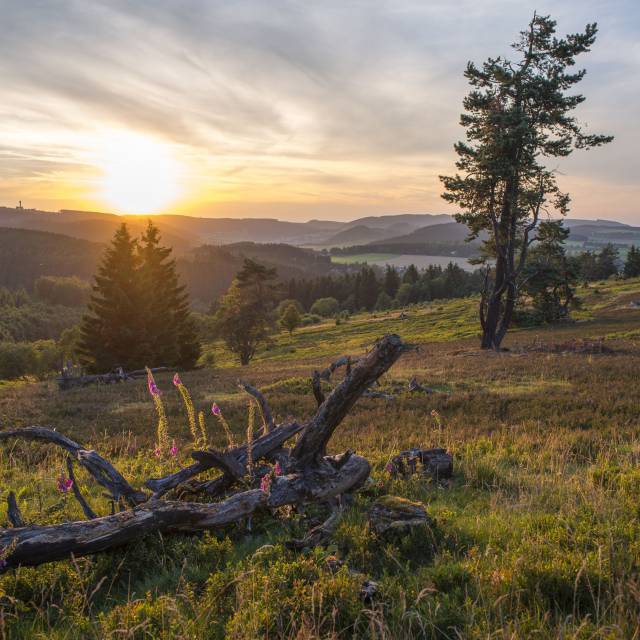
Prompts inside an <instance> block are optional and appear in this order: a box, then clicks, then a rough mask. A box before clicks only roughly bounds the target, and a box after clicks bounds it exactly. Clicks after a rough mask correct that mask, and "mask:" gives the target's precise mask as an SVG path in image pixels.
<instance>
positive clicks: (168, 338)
mask: <svg viewBox="0 0 640 640" xmlns="http://www.w3.org/2000/svg"><path fill="white" fill-rule="evenodd" d="M138 253H139V257H140V281H141V285H142V288H143V306H144V308H145V312H146V313H145V329H146V336H145V339H144V345H145V348H146V349H147V352H146V354H147V355H146V362H147V363H154V364H156V363H157V364H160V363H162V364H168V365H175V366H179V367H182V368H184V369H190V368H192V367H193V366H194V365H195V363H196V361H197V360H198V357H199V356H200V343H199V341H198V336H197V333H196V328H195V324H194V322H193V320H192V318H191V312H190V310H189V295H188V293H187V292H186V288H185V287H184V286H183V285H181V284H180V283H179V280H178V274H177V273H176V262H175V260H174V259H173V258H171V249H170V248H168V247H163V246H161V245H160V233H159V231H158V228H157V227H156V226H155V225H154V224H153V223H152V222H151V220H149V223H148V225H147V229H146V230H145V232H144V233H143V234H142V238H141V239H140V243H139V245H138Z"/></svg>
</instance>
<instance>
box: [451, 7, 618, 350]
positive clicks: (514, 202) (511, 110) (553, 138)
mask: <svg viewBox="0 0 640 640" xmlns="http://www.w3.org/2000/svg"><path fill="white" fill-rule="evenodd" d="M555 28H556V23H555V22H554V21H553V20H551V18H550V17H549V16H538V15H535V14H534V16H533V19H532V20H531V22H530V23H529V27H528V29H527V30H526V31H524V32H522V33H521V37H520V39H519V41H518V42H516V43H515V44H514V45H513V48H514V49H515V51H516V52H517V54H518V56H519V60H517V61H516V62H511V61H510V60H507V59H505V58H502V57H498V58H489V59H488V60H487V61H486V62H485V63H484V64H483V65H482V67H480V68H478V67H476V66H475V65H474V64H473V63H471V62H470V63H469V64H468V65H467V69H466V71H465V76H466V78H467V79H468V81H469V84H471V86H472V90H471V92H470V93H469V94H468V95H467V97H466V98H465V100H464V108H465V113H463V114H462V116H461V118H460V122H461V124H462V126H464V127H465V128H466V130H467V133H466V136H467V142H458V143H457V144H456V145H455V151H456V153H457V154H458V156H459V158H458V161H457V163H456V167H457V168H458V170H459V171H460V174H457V175H455V176H441V180H442V182H443V184H444V187H445V192H444V194H443V197H444V198H445V200H447V201H449V202H451V203H454V204H456V205H458V206H459V207H460V208H461V210H462V213H460V214H458V215H456V220H457V221H458V222H462V223H464V224H466V225H467V226H468V227H469V229H470V230H471V234H470V239H472V238H477V237H478V236H479V235H480V234H482V233H485V232H486V234H487V235H488V239H487V240H486V241H485V242H484V250H485V256H486V258H488V259H491V260H492V261H493V265H492V267H491V277H490V278H487V281H486V282H487V286H486V287H485V291H484V292H483V296H482V301H481V305H480V324H481V326H482V342H481V346H482V347H483V348H487V349H489V348H492V349H498V348H499V347H500V344H501V342H502V340H503V338H504V336H505V334H506V332H507V330H508V328H509V325H510V323H511V319H512V317H513V312H514V307H515V304H516V300H517V298H518V289H519V286H520V279H521V272H522V269H523V268H524V265H525V261H526V256H527V251H528V248H529V246H530V244H531V243H532V242H533V238H534V233H533V232H534V230H535V228H536V227H537V226H538V222H539V220H540V219H541V216H542V215H544V214H545V213H551V212H552V211H553V210H555V211H556V212H557V213H560V214H565V213H566V212H567V211H568V205H569V197H568V196H567V195H566V194H564V193H561V192H560V190H559V188H558V185H557V182H556V177H555V173H554V171H553V170H551V169H549V168H547V167H546V166H545V165H544V164H543V162H544V159H545V158H553V157H564V156H568V155H569V154H570V153H572V151H573V150H574V149H576V148H577V149H588V148H590V147H596V146H599V145H601V144H604V143H607V142H609V141H611V140H612V138H611V137H610V136H602V135H587V134H585V133H583V131H582V129H581V127H580V125H579V123H578V121H577V120H576V118H575V117H573V116H572V115H571V112H572V111H573V110H574V109H575V108H576V107H577V106H578V105H579V104H581V103H582V102H583V101H584V96H582V95H579V94H575V93H570V91H571V89H572V88H573V87H574V85H576V84H577V83H578V82H580V81H581V80H582V78H583V77H584V75H585V71H584V70H580V71H572V70H571V67H572V66H573V65H574V64H575V58H576V56H578V55H580V54H582V53H584V52H587V51H589V50H590V48H591V46H592V45H593V43H594V42H595V39H596V33H597V26H596V25H595V24H588V25H587V26H586V27H585V30H584V33H575V34H570V35H568V36H566V37H565V38H557V37H556V36H555Z"/></svg>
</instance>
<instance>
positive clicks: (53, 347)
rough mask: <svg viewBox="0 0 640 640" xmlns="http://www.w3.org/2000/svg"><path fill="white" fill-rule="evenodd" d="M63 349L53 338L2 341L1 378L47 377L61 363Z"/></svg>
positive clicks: (0, 355) (0, 344)
mask: <svg viewBox="0 0 640 640" xmlns="http://www.w3.org/2000/svg"><path fill="white" fill-rule="evenodd" d="M61 357H62V351H61V349H60V347H59V346H58V345H57V344H56V343H55V342H54V341H53V340H38V341H37V342H0V379H3V380H15V379H16V378H22V377H24V376H27V375H36V376H38V377H41V378H42V377H45V376H46V375H47V374H49V373H51V372H52V371H56V370H57V369H58V367H59V365H60V361H61Z"/></svg>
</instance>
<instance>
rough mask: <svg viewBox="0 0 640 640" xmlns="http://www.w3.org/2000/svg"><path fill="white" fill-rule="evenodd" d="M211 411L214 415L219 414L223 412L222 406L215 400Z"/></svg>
mask: <svg viewBox="0 0 640 640" xmlns="http://www.w3.org/2000/svg"><path fill="white" fill-rule="evenodd" d="M211 413H213V415H214V416H219V415H220V414H221V413H222V411H220V407H219V406H218V405H217V404H216V403H215V402H214V403H213V404H212V405H211Z"/></svg>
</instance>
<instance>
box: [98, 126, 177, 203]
mask: <svg viewBox="0 0 640 640" xmlns="http://www.w3.org/2000/svg"><path fill="white" fill-rule="evenodd" d="M97 164H98V166H99V168H100V170H101V173H102V175H101V177H100V178H99V191H100V194H99V196H100V199H101V200H102V201H104V202H105V203H106V204H108V205H109V206H110V207H112V208H115V209H117V210H118V212H120V213H158V212H161V211H163V210H165V209H166V208H167V207H168V206H170V205H171V204H172V203H174V202H175V201H176V200H177V199H178V198H179V197H180V195H181V194H182V177H183V173H184V171H183V167H182V165H181V164H180V162H179V161H178V159H177V158H176V155H175V153H174V150H173V148H172V147H170V146H169V145H166V144H164V143H162V142H159V141H157V140H154V139H152V138H147V137H145V136H142V135H138V134H134V133H115V134H111V135H109V137H108V139H107V140H105V143H104V144H103V145H102V148H101V149H100V151H99V153H98V158H97Z"/></svg>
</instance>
